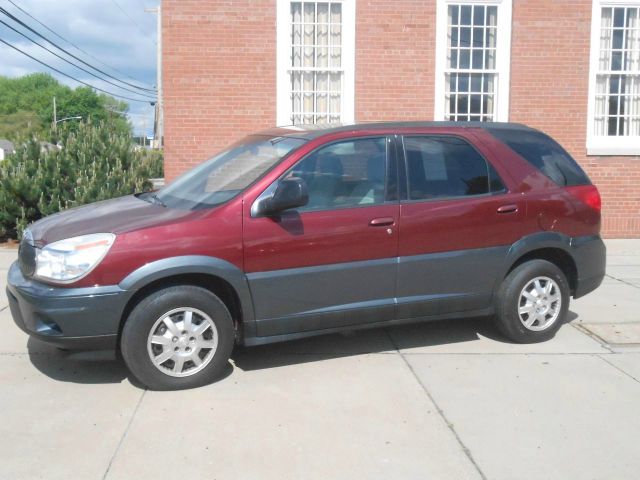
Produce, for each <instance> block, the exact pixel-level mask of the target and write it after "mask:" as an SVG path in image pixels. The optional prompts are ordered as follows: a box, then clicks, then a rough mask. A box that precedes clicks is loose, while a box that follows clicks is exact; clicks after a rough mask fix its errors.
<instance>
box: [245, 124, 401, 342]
mask: <svg viewBox="0 0 640 480" xmlns="http://www.w3.org/2000/svg"><path fill="white" fill-rule="evenodd" d="M392 146H393V140H392V139H391V138H387V137H385V136H376V137H366V138H351V139H348V140H339V141H336V142H333V143H330V144H327V145H324V146H322V147H320V148H318V149H316V150H314V151H313V152H312V153H310V154H309V155H307V156H306V157H305V158H303V159H302V160H300V161H299V162H298V163H297V164H296V165H295V166H294V167H293V168H292V169H290V170H289V172H287V173H286V174H285V175H284V177H287V176H295V177H300V178H302V179H303V180H304V181H305V182H306V184H307V187H308V190H309V203H308V204H307V205H306V206H304V207H302V208H299V209H296V210H290V211H286V212H283V213H282V214H281V215H280V216H273V217H263V218H252V217H251V215H250V207H251V205H245V213H244V215H245V221H244V222H245V223H244V252H245V271H246V272H247V278H248V281H249V287H250V289H251V295H252V297H253V302H254V309H255V318H256V325H257V334H258V336H271V335H280V334H288V333H295V332H302V331H311V330H323V329H328V328H335V327H343V326H348V325H355V324H359V323H366V322H378V321H384V320H391V319H393V317H394V297H395V283H396V266H397V265H396V257H397V252H398V229H397V225H398V215H399V204H398V201H397V192H396V185H397V183H396V181H395V180H396V174H397V172H396V166H395V161H394V160H395V149H394V148H392ZM388 152H390V154H388ZM389 172H391V173H389Z"/></svg>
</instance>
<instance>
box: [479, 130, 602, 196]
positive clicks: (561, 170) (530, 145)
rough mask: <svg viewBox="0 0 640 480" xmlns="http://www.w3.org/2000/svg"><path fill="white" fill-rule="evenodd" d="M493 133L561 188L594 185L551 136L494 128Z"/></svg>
mask: <svg viewBox="0 0 640 480" xmlns="http://www.w3.org/2000/svg"><path fill="white" fill-rule="evenodd" d="M489 132H490V133H491V134H492V135H493V136H494V137H496V138H497V139H498V140H500V141H501V142H502V143H504V144H505V145H507V146H508V147H510V148H511V149H512V150H513V151H515V152H516V153H517V154H518V155H520V156H521V157H522V158H524V159H525V160H526V161H527V162H529V163H530V164H531V165H533V166H534V167H536V168H537V169H538V170H540V171H541V172H542V173H543V174H544V175H546V176H547V177H549V178H550V179H551V180H553V182H555V183H557V184H558V185H562V186H571V185H589V184H590V183H591V182H590V181H589V177H587V174H586V173H584V171H583V170H582V168H580V166H579V165H578V164H577V163H576V161H575V160H574V159H573V158H571V155H569V154H568V153H567V152H566V150H565V149H564V148H562V147H561V146H560V145H559V144H558V143H557V142H556V141H555V140H553V139H552V138H551V137H549V136H548V135H545V134H544V133H541V132H536V131H526V130H511V129H503V128H492V129H491V130H489Z"/></svg>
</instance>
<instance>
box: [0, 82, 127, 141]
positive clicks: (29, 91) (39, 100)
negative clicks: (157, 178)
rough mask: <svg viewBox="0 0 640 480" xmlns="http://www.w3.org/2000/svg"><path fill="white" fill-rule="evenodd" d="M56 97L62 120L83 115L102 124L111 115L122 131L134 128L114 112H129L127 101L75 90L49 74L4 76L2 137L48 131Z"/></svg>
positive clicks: (0, 108)
mask: <svg viewBox="0 0 640 480" xmlns="http://www.w3.org/2000/svg"><path fill="white" fill-rule="evenodd" d="M53 97H56V104H57V117H58V119H61V118H65V117H74V116H81V117H82V118H83V120H85V121H92V122H94V123H99V122H101V121H106V120H108V119H110V118H111V119H112V120H113V124H114V126H115V127H116V128H118V129H119V130H121V131H123V132H124V131H128V130H130V129H131V126H130V125H129V123H128V121H127V119H126V118H125V117H124V116H122V115H118V114H114V113H113V111H120V112H122V111H127V109H128V105H127V103H125V102H121V101H119V100H116V99H115V98H113V97H111V96H109V95H104V94H98V93H96V92H95V91H93V90H92V89H91V88H89V87H78V88H75V89H72V88H70V87H67V86H66V85H62V84H61V83H60V82H58V81H57V80H56V79H55V78H53V77H52V76H51V75H49V74H46V73H34V74H31V75H26V76H24V77H19V78H7V77H2V76H0V137H7V138H10V139H18V138H24V137H27V136H29V135H31V134H33V133H34V132H35V133H41V134H42V133H47V132H48V127H49V125H51V123H52V122H53ZM70 128H71V129H72V130H73V129H75V128H77V126H75V127H74V126H71V127H70ZM53 140H55V138H54V139H53Z"/></svg>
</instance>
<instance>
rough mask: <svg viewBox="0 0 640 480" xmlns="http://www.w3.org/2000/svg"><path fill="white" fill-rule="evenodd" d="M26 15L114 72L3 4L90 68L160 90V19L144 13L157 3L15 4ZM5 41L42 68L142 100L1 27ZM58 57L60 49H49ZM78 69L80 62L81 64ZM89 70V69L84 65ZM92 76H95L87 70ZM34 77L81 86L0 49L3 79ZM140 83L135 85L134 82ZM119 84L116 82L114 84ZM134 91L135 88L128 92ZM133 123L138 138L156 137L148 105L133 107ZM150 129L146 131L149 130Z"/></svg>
mask: <svg viewBox="0 0 640 480" xmlns="http://www.w3.org/2000/svg"><path fill="white" fill-rule="evenodd" d="M13 3H15V4H16V5H19V6H20V7H21V8H22V9H23V10H25V11H26V12H28V13H29V14H31V15H32V16H33V17H35V18H36V19H38V20H39V21H40V22H42V23H43V24H45V25H46V26H47V27H49V28H51V30H53V31H54V32H56V33H58V34H59V35H61V36H62V37H64V38H66V39H68V40H70V41H71V42H73V43H75V44H76V45H77V46H79V47H80V48H82V49H83V50H85V51H86V52H88V53H89V54H91V55H92V56H93V57H95V58H96V59H98V60H99V61H100V62H104V64H107V65H109V66H110V67H113V68H115V69H117V70H119V71H120V72H121V73H120V72H118V71H116V70H114V69H113V68H108V67H105V66H104V65H103V64H101V63H99V62H98V61H96V60H95V59H94V58H91V57H89V56H87V55H86V54H84V53H82V52H79V51H78V50H76V49H75V48H73V47H72V46H71V45H69V44H68V43H65V42H64V41H63V40H60V38H58V37H56V36H54V35H53V34H52V33H51V32H49V31H47V30H46V29H45V28H44V27H42V26H41V25H39V24H38V23H37V22H36V21H35V20H33V19H31V18H29V17H28V16H26V15H25V14H24V13H23V12H21V11H20V10H19V9H18V8H16V7H15V6H14V5H12V4H11V2H10V1H9V0H0V7H1V8H3V9H5V10H7V11H8V12H9V13H11V14H12V15H14V16H15V17H18V18H19V19H20V20H22V21H23V22H24V23H26V24H27V25H29V26H30V27H31V28H33V29H34V30H36V31H38V32H39V33H41V34H42V35H43V36H44V37H46V38H49V39H51V40H52V41H53V42H55V43H57V44H58V45H60V46H61V47H64V48H65V49H67V50H68V51H69V52H71V53H73V54H74V55H76V56H77V57H79V58H82V59H83V60H85V61H86V62H87V63H89V64H91V65H95V66H96V67H98V68H100V69H101V70H104V71H105V72H107V73H109V74H111V75H113V76H114V77H116V78H118V79H123V80H126V81H127V82H130V83H132V84H136V85H141V86H144V87H147V88H153V87H155V85H156V15H155V14H154V13H145V11H144V9H145V8H152V7H156V6H157V5H158V3H159V2H158V0H13ZM0 20H2V21H3V22H5V23H8V24H10V25H11V26H12V27H14V28H16V29H18V30H20V31H23V32H25V33H27V34H28V35H29V36H30V37H31V38H34V39H37V40H38V41H39V43H43V44H45V42H43V41H42V39H40V38H38V37H36V36H35V35H34V34H33V33H31V32H29V31H28V30H24V29H23V28H22V27H20V26H19V25H16V24H15V23H14V21H13V20H11V19H10V18H8V17H6V16H5V14H4V13H2V12H1V11H0ZM0 39H2V40H5V41H7V42H9V43H11V44H12V45H15V46H16V47H18V48H20V49H21V50H23V51H25V52H27V53H28V54H30V55H32V56H34V57H36V58H38V59H39V60H42V61H43V62H45V63H47V64H49V65H51V66H53V67H55V68H57V69H59V70H62V71H63V72H65V73H68V74H69V75H71V76H72V77H75V78H78V79H80V80H83V81H85V82H87V83H89V84H91V85H94V86H96V87H98V88H102V89H104V90H107V91H109V92H112V93H117V94H120V95H124V96H128V97H139V96H138V95H135V94H134V93H131V92H128V91H125V90H120V89H117V88H116V87H114V86H113V85H109V84H108V83H106V82H104V81H101V80H98V79H97V78H95V77H92V76H91V75H89V74H87V73H85V72H82V71H81V70H78V69H76V68H74V67H72V66H71V65H69V64H67V63H65V62H64V61H62V60H60V59H58V58H56V57H55V56H53V55H52V54H50V53H48V52H47V51H45V50H43V49H42V48H40V47H38V46H37V45H35V44H33V43H31V42H30V41H29V40H27V39H25V38H24V37H21V36H20V35H18V34H17V33H15V32H13V31H11V30H10V29H9V28H8V27H6V26H5V25H3V24H0ZM48 46H49V48H50V49H52V50H54V51H56V52H57V50H56V49H55V48H53V47H52V46H50V45H48ZM57 53H60V52H57ZM76 63H77V62H76ZM83 67H85V68H86V65H83ZM87 70H90V69H89V68H87ZM33 72H49V73H51V74H52V75H53V76H54V77H56V78H57V79H58V80H59V81H60V82H62V83H64V84H66V85H69V86H72V87H76V86H79V85H80V84H79V83H77V82H75V81H73V80H70V79H69V78H65V77H64V76H62V75H59V74H58V73H55V72H53V71H51V70H49V69H47V68H46V67H44V66H42V65H40V64H38V63H37V62H35V61H33V60H31V59H30V58H28V57H26V56H24V55H23V54H21V53H19V52H17V51H15V50H13V49H11V48H10V47H8V46H6V45H4V44H2V43H0V75H5V76H10V77H16V76H22V75H25V74H28V73H33ZM130 77H132V78H134V79H136V80H132V78H130ZM110 80H111V81H113V79H110ZM114 83H117V82H114ZM127 88H131V87H127ZM132 90H134V91H135V89H132ZM128 103H129V112H130V120H131V122H132V124H133V125H134V128H135V132H136V134H138V133H141V132H142V131H143V127H145V126H146V132H147V133H149V134H150V133H152V131H153V107H152V106H151V105H150V104H149V103H138V102H128ZM145 124H146V125H145Z"/></svg>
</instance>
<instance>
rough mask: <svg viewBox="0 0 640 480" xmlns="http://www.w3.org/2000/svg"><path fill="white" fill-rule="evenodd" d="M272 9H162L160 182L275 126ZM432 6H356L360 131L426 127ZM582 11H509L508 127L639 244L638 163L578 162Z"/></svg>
mask: <svg viewBox="0 0 640 480" xmlns="http://www.w3.org/2000/svg"><path fill="white" fill-rule="evenodd" d="M275 1H276V0H235V1H230V0H227V1H222V0H218V1H214V0H207V1H204V0H201V1H195V0H163V2H162V6H163V75H164V93H165V156H166V161H165V168H166V177H167V178H168V179H171V178H174V177H175V176H176V175H177V174H178V173H180V172H182V171H184V170H186V169H187V168H189V167H190V166H192V165H195V164H197V163H199V162H200V161H202V160H203V159H205V158H207V157H208V156H210V155H211V154H212V153H215V152H216V151H217V150H219V149H221V148H223V147H224V146H226V145H228V144H229V143H230V142H231V141H233V140H235V139H237V138H239V137H241V136H243V135H244V134H246V133H248V132H251V131H255V130H257V129H261V128H266V127H270V126H273V125H274V124H275V122H276V96H275V95H276V70H275V65H276V53H275V48H276V43H275V42H276V7H275ZM435 15H436V11H435V1H428V2H426V1H419V0H394V1H393V2H390V1H388V0H386V1H385V0H358V1H357V6H356V74H355V77H356V92H355V95H356V99H355V115H356V119H357V120H361V121H365V120H402V119H405V120H413V119H416V120H418V119H420V120H432V119H433V103H434V102H433V94H434V65H435V22H436V18H435ZM590 29H591V0H567V1H562V2H559V1H553V0H514V5H513V30H512V51H511V59H512V66H511V91H510V119H511V120H512V121H515V122H522V123H526V124H529V125H531V126H534V127H537V128H540V129H542V130H544V131H546V132H548V133H549V134H551V135H552V136H554V137H555V138H556V139H558V141H560V143H562V144H563V145H564V146H565V147H566V148H567V149H568V150H569V151H570V152H571V154H572V155H574V156H575V157H576V159H577V160H578V161H579V162H580V163H581V164H582V165H583V167H584V168H585V169H586V170H587V172H588V174H589V176H590V177H591V178H592V180H593V181H594V182H595V183H596V184H597V186H598V188H599V189H600V192H601V194H602V197H603V218H604V233H605V234H606V236H608V237H640V214H639V212H640V187H639V186H638V185H639V184H640V158H639V157H593V156H587V155H586V126H587V96H588V81H589V42H590Z"/></svg>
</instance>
